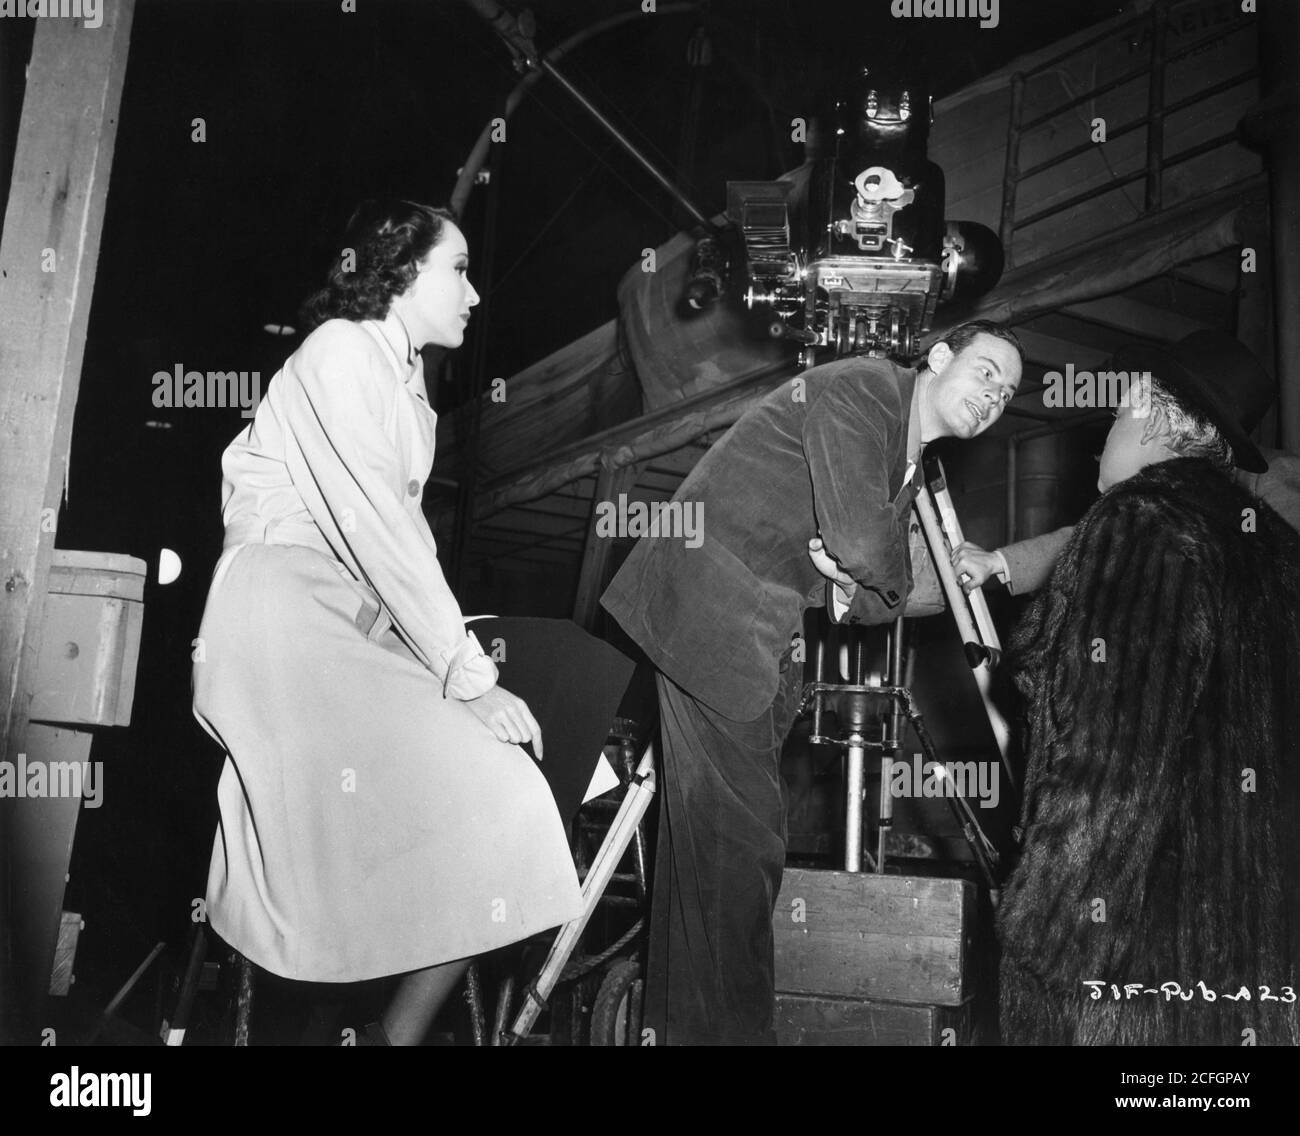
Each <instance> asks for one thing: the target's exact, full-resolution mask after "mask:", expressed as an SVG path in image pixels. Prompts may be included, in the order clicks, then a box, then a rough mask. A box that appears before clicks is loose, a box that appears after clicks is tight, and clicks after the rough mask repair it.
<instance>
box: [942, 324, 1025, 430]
mask: <svg viewBox="0 0 1300 1136" xmlns="http://www.w3.org/2000/svg"><path fill="white" fill-rule="evenodd" d="M928 361H929V364H930V370H931V371H933V372H934V378H933V379H932V380H931V383H930V418H931V425H932V433H933V434H934V436H935V437H945V436H951V437H956V438H974V437H976V436H977V435H979V434H982V433H984V431H985V430H987V429H988V428H989V427H990V426H992V425H993V423H994V422H996V421H997V420H998V419H999V418H1001V417H1002V412H1003V411H1004V410H1005V409H1006V406H1007V403H1009V402H1010V401H1011V399H1012V396H1014V395H1015V393H1016V387H1018V386H1019V385H1020V356H1019V355H1018V354H1017V353H1016V349H1015V348H1014V347H1013V346H1012V345H1011V344H1010V343H1008V342H1007V341H1006V340H1005V339H998V338H997V336H994V335H989V334H988V333H987V332H980V333H979V334H978V335H977V336H976V337H975V338H974V339H973V340H972V341H971V342H970V344H968V345H967V346H966V347H964V348H962V350H961V351H959V352H958V353H957V354H955V355H954V354H953V353H952V350H951V348H949V347H948V345H947V344H946V343H936V344H935V345H934V347H932V348H931V349H930V355H929V360H928Z"/></svg>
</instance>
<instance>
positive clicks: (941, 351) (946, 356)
mask: <svg viewBox="0 0 1300 1136" xmlns="http://www.w3.org/2000/svg"><path fill="white" fill-rule="evenodd" d="M952 359H953V353H952V348H951V347H949V346H948V345H947V344H946V343H944V342H943V341H942V340H940V341H939V342H938V343H936V344H935V345H934V346H933V347H931V348H930V350H929V351H927V352H926V355H925V362H926V365H927V366H928V367H929V368H930V370H931V371H932V372H933V373H934V374H936V375H937V374H939V372H940V371H942V370H943V369H944V368H945V367H946V366H947V365H948V364H949V363H951V362H952Z"/></svg>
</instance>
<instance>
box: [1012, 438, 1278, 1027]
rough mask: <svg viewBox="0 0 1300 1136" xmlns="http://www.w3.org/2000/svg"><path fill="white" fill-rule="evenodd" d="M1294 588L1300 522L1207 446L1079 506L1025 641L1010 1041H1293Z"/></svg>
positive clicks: (1020, 663) (1025, 628)
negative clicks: (1201, 453)
mask: <svg viewBox="0 0 1300 1136" xmlns="http://www.w3.org/2000/svg"><path fill="white" fill-rule="evenodd" d="M1298 602H1300V538H1298V537H1297V535H1296V533H1295V532H1294V531H1293V530H1292V529H1291V528H1289V527H1288V525H1287V524H1286V523H1285V522H1284V521H1283V520H1282V519H1281V518H1280V517H1279V516H1278V515H1277V514H1276V513H1275V512H1274V511H1273V510H1272V509H1270V508H1269V507H1268V506H1267V505H1265V504H1264V503H1263V502H1262V501H1260V500H1258V499H1257V498H1254V497H1252V496H1250V494H1248V493H1247V492H1245V490H1243V489H1241V488H1239V487H1237V486H1235V485H1233V484H1232V483H1231V482H1230V481H1229V480H1228V479H1227V478H1226V477H1225V476H1223V475H1222V474H1221V473H1219V472H1218V471H1216V470H1215V469H1214V468H1213V467H1212V466H1211V465H1210V464H1209V463H1207V462H1204V461H1199V460H1195V459H1187V458H1180V459H1176V460H1173V461H1168V462H1162V463H1160V464H1158V465H1154V466H1149V467H1148V468H1146V469H1145V470H1143V471H1142V472H1141V473H1139V474H1138V475H1136V476H1135V477H1132V478H1130V479H1129V480H1127V481H1125V482H1123V483H1122V484H1120V485H1118V486H1115V487H1113V488H1112V489H1111V490H1110V491H1109V492H1107V493H1106V494H1104V495H1103V496H1102V498H1101V499H1100V500H1099V501H1098V502H1097V503H1096V504H1095V505H1094V506H1093V508H1092V509H1091V510H1090V511H1089V512H1088V514H1087V515H1086V516H1085V517H1084V519H1083V521H1082V522H1081V523H1080V524H1079V526H1078V527H1077V528H1076V529H1075V531H1074V534H1073V536H1072V538H1071V540H1070V543H1069V545H1068V546H1067V547H1066V549H1065V552H1064V553H1063V554H1062V556H1061V559H1060V561H1059V563H1058V565H1057V567H1056V570H1055V572H1054V574H1053V577H1052V581H1051V584H1050V586H1049V587H1048V588H1047V589H1046V591H1045V592H1044V593H1042V594H1041V595H1040V596H1039V597H1038V598H1037V599H1036V600H1035V602H1034V604H1033V606H1032V607H1031V609H1030V610H1029V613H1028V614H1027V616H1026V619H1025V621H1024V622H1023V623H1022V624H1021V626H1020V627H1019V628H1018V629H1017V632H1016V634H1015V636H1014V639H1013V644H1012V652H1013V654H1012V657H1013V659H1014V660H1015V665H1016V679H1017V683H1018V685H1019V686H1020V688H1021V691H1022V692H1023V693H1024V694H1025V696H1026V698H1027V702H1028V711H1029V734H1028V763H1027V768H1026V772H1025V800H1024V807H1023V813H1022V818H1021V830H1022V841H1021V858H1020V861H1019V864H1018V866H1017V867H1016V869H1015V871H1014V872H1013V873H1012V875H1011V877H1010V879H1009V880H1008V883H1007V886H1006V888H1005V889H1004V892H1003V896H1002V901H1001V904H1000V908H999V913H998V930H999V937H1000V940H1001V944H1002V962H1001V974H1000V979H1001V1019H1002V1034H1003V1040H1004V1042H1006V1043H1007V1044H1014V1045H1026V1044H1066V1045H1075V1044H1091V1045H1143V1044H1172V1045H1196V1044H1229V1045H1241V1044H1243V1042H1244V1041H1248V1040H1250V1038H1251V1036H1252V1035H1250V1034H1247V1033H1245V1032H1244V1031H1247V1030H1253V1031H1254V1034H1253V1037H1254V1040H1255V1041H1256V1043H1257V1044H1260V1045H1264V1044H1270V1043H1271V1044H1296V1043H1298V1042H1300V1015H1298V1014H1297V1005H1296V998H1297V996H1300V982H1297V973H1296V963H1297V958H1298V957H1300V955H1298V954H1297V942H1298V941H1300V939H1298V938H1297V921H1296V914H1295V913H1296V912H1297V910H1300V905H1297V902H1296V900H1297V881H1298V880H1300V874H1298V873H1297V855H1296V853H1297V841H1296V832H1297V822H1298V821H1300V816H1298V815H1297V811H1296V805H1297V797H1296V767H1297V756H1300V753H1298V750H1297V746H1298V745H1300V620H1298V619H1297V612H1296V605H1297V603H1298ZM1089 982H1093V983H1102V984H1104V985H1103V986H1086V985H1085V983H1089ZM1174 983H1176V984H1177V987H1178V988H1177V990H1174V989H1172V988H1171V987H1170V985H1166V984H1174ZM1112 984H1114V986H1113V987H1112ZM1126 985H1127V986H1128V987H1129V988H1128V989H1125V987H1126ZM1243 988H1244V989H1245V991H1246V992H1245V993H1244V994H1243V993H1242V991H1243ZM1094 992H1096V993H1094ZM1189 992H1190V997H1188V994H1189ZM1116 993H1118V994H1119V997H1118V998H1116V997H1115V994H1116ZM1271 999H1275V1000H1271Z"/></svg>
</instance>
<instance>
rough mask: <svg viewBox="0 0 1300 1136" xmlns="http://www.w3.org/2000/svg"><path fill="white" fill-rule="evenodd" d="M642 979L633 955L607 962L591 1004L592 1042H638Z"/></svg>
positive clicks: (603, 1043) (615, 1043) (634, 1043)
mask: <svg viewBox="0 0 1300 1136" xmlns="http://www.w3.org/2000/svg"><path fill="white" fill-rule="evenodd" d="M644 992H645V981H644V980H643V979H642V977H641V964H640V963H639V962H638V961H637V960H636V959H633V958H623V959H618V960H616V961H615V962H613V963H611V964H610V967H609V969H608V970H607V971H605V977H604V978H603V979H602V980H601V983H600V989H599V990H598V991H597V992H596V1000H595V1002H594V1003H593V1004H592V1007H591V1044H592V1045H640V1044H641V998H642V995H643V993H644Z"/></svg>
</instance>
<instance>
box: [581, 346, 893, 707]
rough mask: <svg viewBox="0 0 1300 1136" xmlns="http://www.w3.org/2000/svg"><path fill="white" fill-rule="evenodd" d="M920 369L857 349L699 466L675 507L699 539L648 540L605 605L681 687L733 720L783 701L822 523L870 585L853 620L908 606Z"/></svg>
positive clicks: (743, 422)
mask: <svg viewBox="0 0 1300 1136" xmlns="http://www.w3.org/2000/svg"><path fill="white" fill-rule="evenodd" d="M915 384H916V372H915V371H912V370H907V369H904V368H902V367H899V366H897V365H895V364H893V363H890V362H887V361H885V360H881V359H867V358H850V359H841V360H837V361H836V362H833V363H827V364H825V365H824V366H821V367H815V368H813V369H812V370H810V371H806V372H804V373H803V374H802V375H799V376H798V377H797V378H795V379H792V380H791V381H790V382H788V383H785V384H784V385H783V386H781V387H779V388H777V389H776V390H774V391H772V393H771V394H769V395H768V396H767V397H766V398H764V399H763V400H762V401H761V402H759V403H758V405H757V406H755V407H753V408H752V409H750V410H749V411H747V412H746V413H745V414H744V415H743V416H742V417H741V418H740V420H739V421H737V422H736V424H735V425H734V426H732V428H731V429H730V430H729V431H728V432H727V433H726V434H725V435H724V436H723V437H722V439H721V440H719V441H718V442H717V443H716V444H715V445H714V446H713V448H712V449H711V450H709V452H708V453H707V454H706V455H705V456H704V457H703V458H702V459H701V460H700V462H699V464H698V465H697V466H696V467H695V469H694V470H692V471H691V473H690V475H689V476H688V477H687V478H686V480H685V481H683V482H682V485H681V487H680V488H679V489H678V491H677V494H676V496H675V497H674V501H681V502H683V504H684V505H694V506H696V507H697V508H700V509H702V513H699V514H697V516H698V517H699V523H700V528H701V529H702V533H703V541H702V543H701V544H700V546H699V547H697V548H689V547H687V546H686V543H685V541H684V540H682V539H681V537H675V538H674V537H666V536H659V537H643V538H642V539H641V540H640V541H639V542H638V543H637V545H636V547H635V548H633V550H632V552H631V554H630V555H629V556H628V558H627V561H626V562H625V563H624V565H623V567H622V569H621V570H620V571H619V573H618V575H617V576H615V578H614V580H613V582H612V583H611V584H610V586H609V588H608V589H607V590H606V591H605V594H604V595H603V596H602V597H601V603H602V604H603V605H604V606H605V608H606V610H608V611H609V613H610V614H611V615H612V616H613V617H614V618H615V619H617V620H618V622H619V623H620V624H621V625H622V627H623V629H624V630H625V631H626V632H627V633H628V635H630V636H631V637H632V639H634V640H635V641H636V642H637V643H638V644H639V645H640V646H641V648H642V649H643V650H644V651H645V652H646V654H647V655H648V656H649V658H650V660H651V662H653V663H654V664H655V666H656V667H658V668H659V669H660V670H661V671H662V672H663V673H664V674H666V675H667V676H668V677H669V678H670V679H672V680H673V682H675V683H677V685H678V686H680V687H682V688H683V689H684V690H686V691H687V692H688V693H690V694H691V695H693V696H694V697H696V698H698V699H699V700H700V701H702V702H704V703H705V704H707V705H708V706H710V707H712V708H713V709H714V710H716V711H717V712H718V713H720V714H722V715H724V716H725V717H728V718H731V719H733V720H734V721H741V722H745V721H752V720H753V719H754V718H757V717H758V716H759V715H760V714H762V713H763V711H764V710H766V709H767V707H768V706H770V705H771V703H772V700H773V698H774V697H775V696H776V691H777V685H778V681H779V677H780V668H779V660H780V657H781V655H782V654H783V653H784V652H785V651H786V650H787V649H788V648H789V646H790V640H791V637H792V636H794V635H795V634H797V633H798V632H799V631H800V630H801V629H802V620H803V612H804V609H805V608H808V607H814V606H820V605H821V604H824V603H825V602H826V599H827V586H828V585H827V582H826V580H825V579H823V577H822V576H821V575H820V574H819V573H818V572H817V570H816V569H815V568H814V567H813V565H812V562H811V561H810V560H809V558H808V541H809V539H810V538H812V537H814V536H816V535H818V533H819V532H820V534H821V536H822V539H823V540H824V541H825V543H826V547H827V549H828V550H829V551H830V552H832V553H833V554H834V555H835V556H836V557H838V558H839V561H840V564H841V566H842V567H843V568H844V569H845V570H846V571H847V572H848V573H849V574H850V575H851V576H852V577H853V578H854V580H856V581H857V583H858V585H859V587H858V590H857V593H856V594H855V596H854V600H853V604H852V605H851V606H850V608H849V609H848V611H847V612H846V613H845V619H846V621H847V622H862V623H883V622H887V621H889V620H892V619H893V618H894V617H895V616H897V615H899V614H900V613H901V612H902V610H903V606H904V602H905V600H906V598H907V594H908V592H909V590H910V589H911V586H912V572H911V562H910V558H909V555H908V542H907V520H908V513H909V510H910V509H911V505H912V501H913V498H914V497H915V494H916V484H917V483H918V478H917V476H914V477H913V479H912V480H911V481H909V482H907V483H906V484H905V483H904V477H905V473H906V470H907V465H908V462H907V429H908V420H909V416H910V411H911V402H912V397H913V392H914V389H915Z"/></svg>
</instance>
